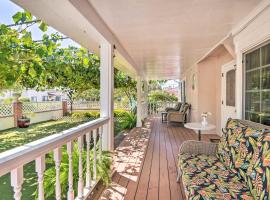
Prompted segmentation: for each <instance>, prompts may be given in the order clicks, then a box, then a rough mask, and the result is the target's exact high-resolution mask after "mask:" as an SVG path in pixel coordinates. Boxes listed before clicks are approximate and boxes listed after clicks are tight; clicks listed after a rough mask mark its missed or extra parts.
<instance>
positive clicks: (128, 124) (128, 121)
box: [120, 112, 137, 130]
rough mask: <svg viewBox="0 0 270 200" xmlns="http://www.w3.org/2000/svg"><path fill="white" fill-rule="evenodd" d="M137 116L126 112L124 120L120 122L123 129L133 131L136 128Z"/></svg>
mask: <svg viewBox="0 0 270 200" xmlns="http://www.w3.org/2000/svg"><path fill="white" fill-rule="evenodd" d="M136 122H137V116H136V115H135V114H133V113H130V112H126V113H125V116H124V117H123V118H122V121H121V122H120V126H121V128H122V129H123V130H124V129H132V128H134V127H135V126H136Z"/></svg>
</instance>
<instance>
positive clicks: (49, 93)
mask: <svg viewBox="0 0 270 200" xmlns="http://www.w3.org/2000/svg"><path fill="white" fill-rule="evenodd" d="M12 95H13V91H7V92H5V93H4V94H3V95H2V96H0V102H1V101H3V100H4V99H7V98H12V97H13V96H12ZM21 97H24V98H29V99H30V101H31V102H41V101H63V100H66V99H68V97H67V95H66V94H65V93H63V92H61V91H58V90H45V91H36V90H24V91H23V92H22V95H21Z"/></svg>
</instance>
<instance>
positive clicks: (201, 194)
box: [178, 154, 253, 200]
mask: <svg viewBox="0 0 270 200" xmlns="http://www.w3.org/2000/svg"><path fill="white" fill-rule="evenodd" d="M178 165H179V167H180V169H181V171H182V181H183V185H184V188H185V192H186V196H187V198H188V199H192V200H195V199H196V200H197V199H203V200H208V199H209V200H214V199H228V200H230V199H245V200H249V199H250V200H251V199H253V198H252V196H251V193H250V192H249V190H248V188H247V186H246V184H245V182H244V181H243V180H242V179H240V178H239V177H238V176H237V175H236V174H235V173H232V171H230V170H229V169H227V168H226V167H225V165H224V164H223V163H222V162H220V161H219V160H218V158H217V157H216V156H207V155H202V154H199V155H195V154H180V155H179V163H178Z"/></svg>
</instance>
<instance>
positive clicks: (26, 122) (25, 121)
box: [17, 115, 30, 128]
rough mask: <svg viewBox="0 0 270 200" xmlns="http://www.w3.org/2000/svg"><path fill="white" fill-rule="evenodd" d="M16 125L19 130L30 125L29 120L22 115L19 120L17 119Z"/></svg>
mask: <svg viewBox="0 0 270 200" xmlns="http://www.w3.org/2000/svg"><path fill="white" fill-rule="evenodd" d="M17 123H18V127H19V128H27V127H29V125H30V118H29V117H27V116H25V115H23V116H21V117H20V118H18V120H17Z"/></svg>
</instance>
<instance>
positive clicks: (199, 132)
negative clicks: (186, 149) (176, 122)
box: [198, 130, 201, 141]
mask: <svg viewBox="0 0 270 200" xmlns="http://www.w3.org/2000/svg"><path fill="white" fill-rule="evenodd" d="M198 134H199V135H198V136H199V138H198V139H199V141H201V130H199V131H198Z"/></svg>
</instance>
